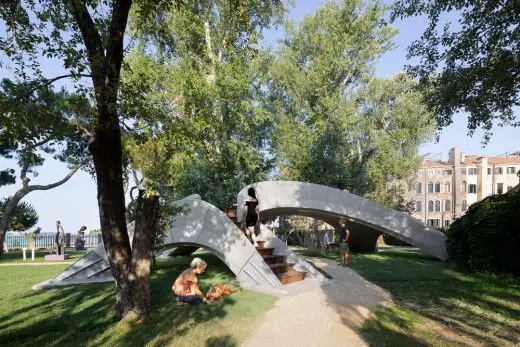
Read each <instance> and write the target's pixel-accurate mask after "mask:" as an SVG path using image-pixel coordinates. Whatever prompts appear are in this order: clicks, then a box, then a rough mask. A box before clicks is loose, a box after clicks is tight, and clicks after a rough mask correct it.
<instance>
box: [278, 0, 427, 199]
mask: <svg viewBox="0 0 520 347" xmlns="http://www.w3.org/2000/svg"><path fill="white" fill-rule="evenodd" d="M384 14H385V8H384V7H382V6H381V5H379V3H378V2H369V3H364V2H362V1H342V2H340V3H339V4H338V3H327V4H325V5H324V6H322V7H321V8H319V9H318V10H317V12H316V14H315V15H308V16H306V17H305V18H304V19H303V21H302V22H301V23H300V24H299V26H295V25H294V24H292V23H290V22H289V23H288V25H287V33H288V34H287V37H286V38H285V39H284V40H283V42H282V47H281V49H280V51H279V52H278V55H277V56H276V57H275V58H274V62H273V64H272V65H273V68H272V69H271V72H270V77H271V80H270V85H269V87H270V88H271V100H270V102H271V105H272V106H271V107H272V109H273V110H274V112H276V129H275V131H274V132H275V133H274V135H273V143H274V150H275V153H276V158H277V163H278V165H279V177H280V178H282V179H291V180H300V181H306V182H313V183H318V184H324V185H327V186H332V187H336V188H343V187H344V186H349V187H350V189H351V190H353V191H355V192H356V193H358V194H363V195H365V194H371V195H370V196H371V197H372V198H375V199H376V200H378V201H380V202H384V203H386V202H387V200H388V199H386V198H384V199H383V198H382V196H381V195H382V194H387V193H386V192H387V191H388V183H389V182H395V183H397V182H398V181H399V180H404V179H406V178H407V177H408V176H409V175H410V173H412V172H413V171H414V170H415V169H416V168H417V165H419V164H420V160H419V158H418V153H417V149H418V146H419V144H421V143H422V142H423V141H424V140H425V139H427V137H428V136H429V135H430V134H431V133H432V129H433V127H432V122H431V121H430V116H431V114H430V113H429V112H428V110H427V109H426V107H425V105H424V101H423V97H422V95H421V93H420V92H419V91H417V90H416V87H417V84H416V83H415V82H414V81H413V80H412V79H411V78H410V77H409V76H407V75H405V74H399V75H396V76H394V77H392V78H388V79H382V78H375V77H374V76H373V64H374V62H375V61H376V59H377V58H378V57H379V56H381V54H383V53H384V52H386V51H387V50H389V49H390V48H391V47H392V41H391V40H392V38H393V35H394V33H395V31H394V30H393V29H392V28H391V27H390V26H388V25H385V24H383V23H382V19H383V16H384ZM394 193H395V192H394ZM397 196H398V194H397Z"/></svg>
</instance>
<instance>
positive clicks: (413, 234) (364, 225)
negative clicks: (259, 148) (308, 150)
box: [237, 181, 448, 260]
mask: <svg viewBox="0 0 520 347" xmlns="http://www.w3.org/2000/svg"><path fill="white" fill-rule="evenodd" d="M249 187H253V188H255V191H256V195H257V198H258V200H259V202H260V203H259V209H260V215H261V218H271V217H276V216H280V215H302V216H308V217H315V218H317V219H320V220H322V221H324V222H326V223H328V224H330V225H332V226H335V227H337V225H338V221H339V218H341V217H347V220H348V223H347V224H348V227H349V229H350V231H351V237H350V240H349V247H350V249H351V250H353V251H359V252H373V251H376V250H377V239H378V237H379V236H380V235H381V233H385V234H388V235H391V236H394V237H396V238H398V239H400V240H402V241H405V242H407V243H409V244H411V245H414V246H416V247H418V248H420V249H422V250H423V251H425V252H426V253H429V254H430V255H432V256H434V257H436V258H438V259H440V260H446V259H447V258H448V255H447V252H446V245H445V236H444V234H443V233H441V232H440V231H438V230H437V229H435V228H433V227H430V226H428V225H426V224H424V223H423V222H421V221H419V220H417V219H415V218H413V217H412V216H410V215H409V214H407V213H404V212H401V211H396V210H392V209H390V208H386V207H383V206H381V205H379V204H377V203H375V202H373V201H370V200H368V199H365V198H363V197H361V196H358V195H356V194H353V193H349V192H344V191H342V190H339V189H334V188H330V187H326V186H322V185H318V184H312V183H303V182H294V181H266V182H259V183H255V184H252V185H250V186H247V187H245V188H243V189H242V190H241V191H240V193H239V194H238V196H237V206H238V209H237V214H238V219H240V218H241V213H242V211H243V210H242V209H241V208H240V207H241V206H244V205H245V199H246V198H247V190H248V188H249Z"/></svg>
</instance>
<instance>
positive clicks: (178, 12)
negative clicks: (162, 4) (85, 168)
mask: <svg viewBox="0 0 520 347" xmlns="http://www.w3.org/2000/svg"><path fill="white" fill-rule="evenodd" d="M244 6H246V7H247V11H245V7H244ZM283 10H284V8H283V4H282V2H280V1H274V2H263V1H256V0H254V1H248V2H246V3H242V2H240V3H239V4H238V7H235V6H233V7H229V6H228V4H227V3H226V2H220V1H216V2H214V3H212V5H211V6H207V7H206V5H204V6H200V4H196V3H186V4H183V5H181V6H178V7H176V8H171V9H169V10H168V11H162V12H160V13H159V14H158V15H160V17H161V21H145V22H139V20H140V19H139V18H135V17H133V18H132V20H131V23H133V24H132V26H133V28H134V29H135V30H133V31H132V32H133V35H134V37H135V38H137V40H138V44H137V46H136V48H135V50H134V51H133V52H132V53H131V54H130V56H129V58H128V59H127V66H126V68H125V71H124V74H123V80H122V91H123V93H122V102H121V105H122V109H123V111H124V113H125V114H129V115H132V114H134V115H136V117H137V119H138V120H139V124H140V125H142V126H143V128H144V127H145V128H146V129H145V130H143V131H141V132H140V133H139V134H138V135H136V136H131V137H130V138H128V139H127V141H126V149H127V151H128V153H129V155H130V157H131V161H132V163H133V165H134V166H135V167H136V168H139V170H140V171H141V172H142V174H143V177H144V179H145V181H146V182H147V183H148V184H151V185H155V186H162V187H168V188H169V189H172V190H173V192H174V194H176V195H177V196H185V195H189V194H193V193H198V194H201V196H202V198H203V199H204V200H207V201H209V202H211V203H213V204H215V205H217V206H219V207H229V206H231V205H233V204H234V203H235V200H236V196H235V195H236V191H237V189H238V188H239V187H242V186H244V185H246V184H249V183H251V182H255V181H261V180H264V179H265V178H266V177H267V173H268V171H269V170H270V169H271V167H272V163H271V161H270V160H269V158H268V157H267V156H266V148H267V145H268V141H267V140H266V139H267V133H268V131H269V127H270V126H271V123H272V121H271V118H272V117H271V115H270V114H269V113H268V112H266V111H265V110H264V109H263V107H262V106H261V104H262V102H261V101H262V100H263V98H264V94H265V91H264V90H262V80H263V74H265V71H266V70H267V65H266V61H265V60H264V55H263V54H262V53H261V52H259V51H258V48H256V44H257V42H258V38H259V36H260V31H261V29H262V28H265V27H266V26H268V25H270V23H271V22H272V21H273V20H276V18H277V17H279V15H280V14H281V13H283ZM138 23H141V25H138Z"/></svg>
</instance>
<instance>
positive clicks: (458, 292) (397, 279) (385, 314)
mask: <svg viewBox="0 0 520 347" xmlns="http://www.w3.org/2000/svg"><path fill="white" fill-rule="evenodd" d="M296 251H297V252H298V253H300V254H303V255H309V256H320V257H325V258H330V259H337V260H339V256H338V254H337V252H328V251H319V250H298V249H296ZM351 267H352V268H353V269H354V270H356V271H357V272H358V273H359V274H360V275H362V276H363V277H364V278H366V279H367V280H369V281H371V282H373V283H375V284H377V285H379V286H380V287H382V288H385V289H386V290H388V291H389V292H390V293H391V294H392V296H393V298H394V301H393V302H391V303H390V304H389V305H388V306H386V307H381V308H379V309H378V310H377V311H376V313H375V315H373V316H372V318H370V319H368V320H367V321H365V323H364V325H363V327H362V331H361V332H362V334H363V335H364V336H365V338H366V339H367V340H368V341H369V342H370V344H371V345H374V346H424V345H430V346H432V345H433V346H456V345H471V346H475V345H496V346H511V345H520V279H519V278H514V277H507V276H497V275H490V274H470V273H464V272H462V271H459V270H457V269H455V268H453V267H450V266H449V265H448V264H445V263H443V262H441V261H438V260H436V259H433V258H431V257H429V256H427V255H425V254H424V253H422V252H413V251H412V252H407V251H402V250H396V251H392V249H391V248H387V249H385V251H384V252H380V253H378V254H352V255H351Z"/></svg>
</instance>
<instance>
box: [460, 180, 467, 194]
mask: <svg viewBox="0 0 520 347" xmlns="http://www.w3.org/2000/svg"><path fill="white" fill-rule="evenodd" d="M460 191H461V192H463V193H466V181H462V184H461V186H460Z"/></svg>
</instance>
